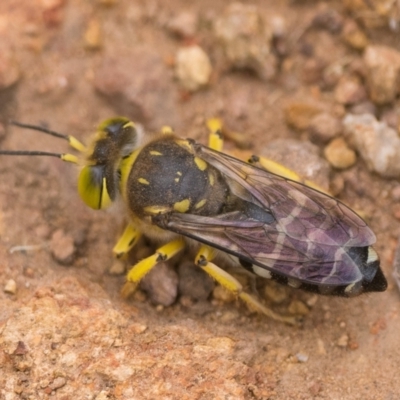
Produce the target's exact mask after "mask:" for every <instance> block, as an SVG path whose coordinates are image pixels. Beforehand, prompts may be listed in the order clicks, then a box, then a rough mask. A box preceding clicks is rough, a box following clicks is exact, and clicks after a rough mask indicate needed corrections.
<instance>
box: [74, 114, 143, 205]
mask: <svg viewBox="0 0 400 400" xmlns="http://www.w3.org/2000/svg"><path fill="white" fill-rule="evenodd" d="M137 141H138V137H137V130H136V128H135V125H134V124H133V122H131V121H130V120H129V119H127V118H123V117H118V118H112V119H108V120H106V121H104V122H103V123H102V124H100V126H99V127H98V129H97V132H96V134H95V136H94V139H93V142H92V145H91V146H90V147H89V149H90V150H89V151H88V155H87V158H86V163H87V165H85V166H84V167H83V168H82V170H81V172H80V174H79V178H78V192H79V194H80V196H81V198H82V200H83V201H84V202H85V204H86V205H88V206H89V207H91V208H94V209H96V210H97V209H104V208H107V207H108V206H109V205H110V204H111V203H112V202H113V201H114V200H115V199H116V197H117V193H118V190H119V177H118V170H119V167H120V164H121V161H122V159H123V158H124V157H126V156H128V155H129V154H130V153H131V152H132V151H133V150H134V149H135V147H136V146H137Z"/></svg>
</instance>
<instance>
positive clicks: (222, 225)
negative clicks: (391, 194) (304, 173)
mask: <svg viewBox="0 0 400 400" xmlns="http://www.w3.org/2000/svg"><path fill="white" fill-rule="evenodd" d="M193 148H194V150H195V155H196V156H198V157H200V158H202V159H203V160H205V161H207V162H208V163H209V164H210V165H212V166H213V167H215V168H216V169H218V170H219V171H220V172H221V173H222V174H223V175H224V177H225V179H226V181H227V182H228V185H229V187H230V189H231V191H232V193H234V194H235V195H236V196H238V197H240V198H242V199H243V200H244V201H245V202H248V203H250V204H254V205H256V206H258V207H260V208H261V209H262V210H265V211H266V212H267V213H268V215H270V216H271V218H270V219H269V220H268V221H267V222H266V221H260V220H257V219H254V218H252V217H249V213H246V210H236V211H232V212H228V213H225V214H220V215H218V216H215V217H205V216H200V215H191V214H182V213H171V214H167V215H164V216H160V217H157V218H154V222H155V223H156V224H157V225H159V226H160V227H162V228H163V229H168V230H172V231H175V232H178V233H180V234H182V235H184V236H188V237H191V238H193V239H196V240H198V241H200V242H203V243H206V244H209V245H210V246H212V247H216V248H219V249H221V250H223V251H224V252H226V253H229V254H232V255H234V256H237V257H239V258H240V259H242V260H245V261H247V262H249V263H251V264H254V265H257V266H258V267H261V268H264V269H266V270H268V271H271V272H273V273H277V274H278V275H280V276H285V277H288V278H293V279H297V280H299V281H301V282H303V283H309V284H325V285H332V286H342V285H349V284H352V283H355V282H360V281H361V280H362V279H363V271H362V265H360V264H362V262H364V264H365V260H360V258H359V257H354V254H353V253H352V249H354V248H359V247H360V248H366V247H368V246H369V245H371V244H373V243H374V242H375V235H374V234H373V232H372V231H371V230H370V229H369V228H368V226H367V225H366V224H365V222H364V221H363V220H362V219H361V218H360V217H359V216H358V215H357V214H355V213H354V212H353V211H351V210H350V209H349V208H348V207H347V206H345V205H344V204H342V203H341V202H339V201H338V200H335V199H333V198H331V197H329V196H327V195H325V194H323V193H320V192H318V191H316V190H314V189H311V188H309V187H307V186H304V185H302V184H300V183H297V182H292V181H289V180H286V179H284V178H282V177H279V176H277V175H274V174H271V173H269V172H267V171H265V170H263V169H260V168H257V167H254V166H252V165H249V164H246V163H244V162H242V161H240V160H238V159H235V158H232V157H230V156H228V155H226V154H223V153H219V152H216V151H214V150H212V149H209V148H208V147H204V146H202V145H199V144H197V143H195V144H194V145H193ZM361 261H362V262H361Z"/></svg>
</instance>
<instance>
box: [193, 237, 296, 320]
mask: <svg viewBox="0 0 400 400" xmlns="http://www.w3.org/2000/svg"><path fill="white" fill-rule="evenodd" d="M215 253H216V250H215V249H213V248H212V247H209V246H206V245H202V246H201V247H200V250H199V251H198V253H197V255H196V258H195V264H196V265H197V266H198V267H200V268H201V269H203V270H204V271H205V272H207V274H209V275H210V276H211V277H212V278H213V279H214V280H215V281H217V282H218V283H219V284H220V285H221V286H223V287H224V288H225V289H227V290H228V291H230V292H232V293H233V294H234V295H235V296H237V297H239V298H240V299H242V300H243V301H244V302H245V303H246V304H247V306H248V307H249V308H250V309H251V310H253V311H255V312H258V313H261V314H264V315H266V316H268V317H270V318H272V319H274V320H276V321H280V322H285V323H287V324H290V325H294V324H296V323H297V320H296V318H295V317H288V316H282V315H278V314H276V313H275V312H273V311H272V310H270V309H269V308H267V307H265V306H264V305H263V304H261V303H260V302H259V301H258V300H257V299H256V298H254V297H253V296H251V295H250V294H249V293H246V292H245V291H244V290H243V286H242V285H241V284H240V282H239V281H238V280H237V279H235V278H234V277H233V276H232V275H230V274H229V273H228V272H226V271H224V270H223V269H221V268H220V267H218V266H217V265H215V264H214V263H212V262H211V260H212V259H213V258H214V257H215Z"/></svg>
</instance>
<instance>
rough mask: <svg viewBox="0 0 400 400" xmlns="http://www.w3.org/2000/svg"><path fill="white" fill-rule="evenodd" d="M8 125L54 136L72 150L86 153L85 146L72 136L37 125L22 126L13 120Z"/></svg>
mask: <svg viewBox="0 0 400 400" xmlns="http://www.w3.org/2000/svg"><path fill="white" fill-rule="evenodd" d="M10 124H11V125H15V126H18V127H20V128H24V129H30V130H32V131H37V132H42V133H45V134H46V135H50V136H54V137H57V138H60V139H64V140H66V141H67V142H68V143H69V145H70V146H71V147H72V148H73V149H75V150H78V151H80V152H84V151H86V146H85V145H84V144H82V143H81V142H80V141H79V140H78V139H76V138H75V137H74V136H71V135H64V134H62V133H59V132H55V131H52V130H51V129H47V128H44V127H42V126H39V125H31V124H24V123H22V122H18V121H13V120H11V121H10Z"/></svg>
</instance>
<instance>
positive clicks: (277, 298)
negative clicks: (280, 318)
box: [264, 282, 288, 304]
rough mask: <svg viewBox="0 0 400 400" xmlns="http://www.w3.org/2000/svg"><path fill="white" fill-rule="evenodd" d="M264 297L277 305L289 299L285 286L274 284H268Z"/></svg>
mask: <svg viewBox="0 0 400 400" xmlns="http://www.w3.org/2000/svg"><path fill="white" fill-rule="evenodd" d="M264 295H265V297H266V298H267V299H269V300H271V301H272V302H274V303H275V304H280V303H282V302H284V301H285V300H286V299H287V297H288V294H287V289H286V288H285V287H284V286H283V285H278V284H275V283H274V282H268V283H267V285H266V286H265V289H264Z"/></svg>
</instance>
